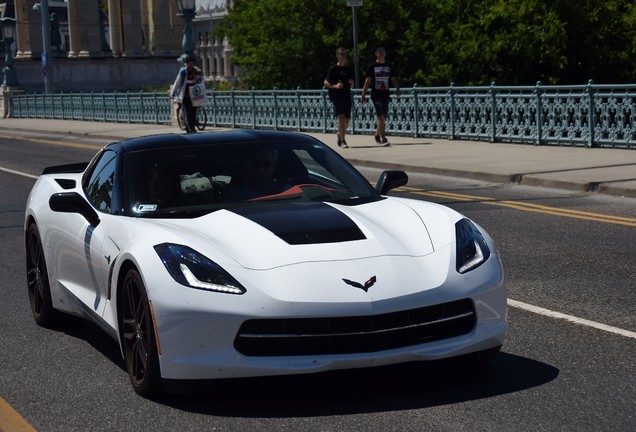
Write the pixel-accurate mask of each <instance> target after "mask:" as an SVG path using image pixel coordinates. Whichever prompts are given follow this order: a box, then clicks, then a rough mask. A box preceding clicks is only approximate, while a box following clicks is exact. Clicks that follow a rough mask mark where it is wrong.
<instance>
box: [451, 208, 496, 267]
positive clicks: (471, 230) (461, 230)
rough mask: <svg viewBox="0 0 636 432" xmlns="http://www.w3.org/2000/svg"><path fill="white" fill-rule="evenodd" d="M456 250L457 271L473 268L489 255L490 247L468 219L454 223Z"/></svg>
mask: <svg viewBox="0 0 636 432" xmlns="http://www.w3.org/2000/svg"><path fill="white" fill-rule="evenodd" d="M455 237H456V239H457V252H456V260H455V265H456V268H457V271H458V272H459V273H466V272H468V271H470V270H473V269H475V268H477V267H479V266H480V265H482V264H483V263H485V262H486V261H487V260H488V258H489V257H490V249H489V248H488V244H487V243H486V239H484V236H483V235H482V233H481V232H480V231H479V229H478V228H477V227H476V226H475V224H473V223H472V222H471V221H469V220H468V219H462V220H460V221H459V222H457V223H456V224H455Z"/></svg>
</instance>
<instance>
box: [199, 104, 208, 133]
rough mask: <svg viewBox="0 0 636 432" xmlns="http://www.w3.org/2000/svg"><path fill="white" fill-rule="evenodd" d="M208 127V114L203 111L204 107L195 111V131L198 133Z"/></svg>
mask: <svg viewBox="0 0 636 432" xmlns="http://www.w3.org/2000/svg"><path fill="white" fill-rule="evenodd" d="M207 125H208V112H207V111H206V110H205V107H200V108H199V109H198V110H197V129H199V130H200V131H202V130H205V127H206V126H207Z"/></svg>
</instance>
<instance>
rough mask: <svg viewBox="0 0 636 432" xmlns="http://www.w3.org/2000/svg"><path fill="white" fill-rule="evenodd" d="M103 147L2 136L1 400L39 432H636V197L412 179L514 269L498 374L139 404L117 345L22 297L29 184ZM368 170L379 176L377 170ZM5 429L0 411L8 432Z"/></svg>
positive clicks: (332, 381) (283, 381)
mask: <svg viewBox="0 0 636 432" xmlns="http://www.w3.org/2000/svg"><path fill="white" fill-rule="evenodd" d="M99 145H100V143H99V142H82V141H76V140H73V139H72V138H68V139H66V140H65V141H64V142H62V143H60V142H55V140H50V139H47V138H45V137H41V136H40V137H37V136H35V135H31V136H28V137H26V138H24V139H16V140H12V141H8V140H6V139H0V185H1V187H0V240H1V243H0V244H2V248H0V262H1V263H2V265H1V266H0V293H2V300H1V301H0V326H1V327H0V328H2V332H0V335H1V336H0V337H1V346H2V349H0V398H2V399H3V400H4V401H6V403H7V404H9V405H10V406H11V407H12V409H13V410H15V412H17V413H19V415H20V416H21V417H22V418H23V420H24V421H25V422H28V423H29V424H30V425H31V426H32V427H33V428H35V429H37V430H39V431H42V432H44V431H86V430H92V431H111V430H112V431H115V430H117V431H132V430H156V431H173V430H180V431H201V430H210V431H211V430H219V431H252V430H259V431H280V430H294V431H297V430H302V431H376V430H383V431H398V430H399V431H422V430H429V431H450V430H453V431H462V430H466V431H486V430H488V431H493V430H494V431H510V430H515V431H543V430H545V431H548V430H549V431H555V430H559V431H561V430H563V431H565V430H568V431H569V430H576V431H606V430H613V431H629V430H634V427H635V425H636V414H635V412H636V374H635V371H636V298H635V297H634V292H636V277H635V276H636V268H635V266H634V264H633V262H634V259H633V257H634V256H635V255H636V254H635V252H636V200H634V199H621V198H614V197H606V196H599V195H594V194H577V193H572V192H564V191H558V190H547V189H533V188H528V187H519V186H505V185H500V184H489V183H480V182H476V181H470V180H461V179H449V178H442V177H434V176H426V175H417V176H412V177H411V181H410V183H409V185H408V189H407V190H404V191H401V192H398V193H399V194H404V195H408V196H411V197H414V198H418V199H426V200H432V201H436V202H441V203H444V204H446V205H449V206H451V207H453V208H455V209H457V210H459V211H461V212H463V213H464V214H466V215H467V216H469V217H471V218H473V219H474V220H476V221H477V222H478V223H479V224H480V225H482V226H483V227H484V228H486V229H487V230H488V232H489V233H490V234H491V235H492V237H493V238H494V239H495V242H496V243H497V245H498V247H499V251H500V253H501V255H502V257H503V263H504V268H505V270H506V277H507V282H508V288H509V297H510V299H511V303H510V307H509V315H508V321H509V326H510V327H509V333H508V336H507V340H506V343H505V344H504V347H503V352H502V353H501V355H500V356H499V358H498V359H497V360H496V361H495V362H494V363H493V364H491V365H489V366H487V367H483V368H476V367H471V366H470V365H468V364H466V363H464V362H461V361H447V362H434V363H429V364H419V365H415V364H412V365H402V366H397V367H383V368H377V369H369V370H357V371H340V372H334V373H327V374H319V375H309V376H294V377H282V378H262V379H242V380H228V381H223V382H220V383H219V384H218V385H217V386H216V388H215V389H214V391H213V392H211V393H208V394H201V395H181V396H178V395H177V396H167V397H164V398H161V399H158V400H154V401H151V400H146V399H143V398H140V397H138V396H136V395H135V393H134V392H133V390H132V388H131V387H130V385H129V382H128V377H127V375H126V372H125V370H124V368H123V362H122V360H121V359H120V356H119V351H118V347H117V345H116V344H115V342H113V341H112V340H111V339H110V338H109V337H107V336H105V335H104V334H102V333H101V332H100V331H99V330H98V329H97V328H96V327H95V326H93V325H92V324H90V323H88V322H85V321H81V320H70V321H69V322H68V323H67V324H66V325H65V326H63V327H61V328H58V329H55V330H48V329H43V328H40V327H38V326H37V325H35V323H34V322H33V320H32V318H31V315H30V310H29V305H28V301H27V295H26V282H25V275H24V254H25V252H24V239H23V237H24V236H23V226H22V224H23V210H24V206H25V203H26V199H27V195H28V192H29V190H30V188H31V186H32V184H33V182H34V179H33V178H32V177H30V176H37V175H38V174H39V173H40V172H41V170H42V168H44V167H45V166H48V165H54V164H62V163H72V162H79V161H82V160H86V159H87V158H89V157H90V156H91V155H92V154H94V153H95V151H96V148H97V147H98V146H99ZM364 172H365V174H367V175H368V176H369V178H371V179H375V178H377V175H378V173H379V172H378V171H377V170H366V169H365V170H364ZM573 321H576V322H573ZM1 401H2V400H0V402H1ZM5 413H6V411H5ZM2 422H5V424H3V423H2ZM7 424H8V423H6V418H3V417H2V412H1V411H0V430H3V431H4V430H9V429H7V426H6V425H7Z"/></svg>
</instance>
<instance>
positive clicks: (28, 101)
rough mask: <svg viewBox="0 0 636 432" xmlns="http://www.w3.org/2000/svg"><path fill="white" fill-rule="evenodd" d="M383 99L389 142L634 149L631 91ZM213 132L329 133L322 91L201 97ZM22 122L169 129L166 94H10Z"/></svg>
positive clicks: (513, 91)
mask: <svg viewBox="0 0 636 432" xmlns="http://www.w3.org/2000/svg"><path fill="white" fill-rule="evenodd" d="M402 91H403V93H402V96H401V97H400V98H397V97H396V96H395V95H392V99H391V105H390V110H389V113H388V115H387V120H386V129H387V132H388V133H389V134H390V135H403V136H412V137H431V138H445V139H466V140H481V141H491V142H510V143H526V144H536V145H539V144H548V145H559V146H581V147H583V146H586V147H613V148H630V149H636V114H635V113H636V85H634V84H628V85H597V84H594V83H592V82H590V83H588V84H587V85H579V86H544V85H542V84H541V83H537V85H536V86H519V87H502V86H497V85H496V84H495V83H493V84H492V85H491V86H483V87H455V86H453V85H451V86H450V87H417V86H416V87H413V88H412V89H404V88H403V89H402ZM208 96H209V103H208V106H207V108H206V109H207V112H208V123H209V124H210V125H211V126H215V127H226V128H250V129H273V130H292V131H300V132H323V133H335V132H336V128H337V118H336V117H335V115H334V114H333V108H332V104H331V101H330V100H329V97H328V93H327V91H326V90H325V89H321V90H301V89H296V90H276V89H274V90H270V91H256V90H251V91H250V90H240V91H239V90H228V91H212V90H210V91H208ZM359 98H360V90H359V89H358V90H354V91H353V110H352V115H351V122H350V125H349V128H350V130H349V132H350V133H352V134H374V133H375V128H376V115H375V111H374V108H373V103H371V102H370V101H369V102H366V103H364V104H363V103H361V102H360V101H359ZM11 103H12V110H11V112H12V115H13V116H14V117H22V118H49V119H60V120H61V119H66V120H86V121H104V122H120V123H151V124H172V121H173V119H172V107H171V104H172V102H171V100H170V99H169V97H168V95H167V93H156V92H154V93H146V92H139V93H55V94H30V93H26V94H16V95H13V96H12V101H11Z"/></svg>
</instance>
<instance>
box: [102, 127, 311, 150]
mask: <svg viewBox="0 0 636 432" xmlns="http://www.w3.org/2000/svg"><path fill="white" fill-rule="evenodd" d="M311 139H313V138H311V137H309V136H308V135H303V134H298V133H293V132H284V131H271V130H248V129H235V130H230V131H221V132H204V133H195V134H185V133H184V134H162V135H150V136H144V137H139V138H131V139H127V140H124V141H120V142H116V143H112V144H109V145H107V146H106V148H109V149H112V150H115V151H123V152H125V153H128V152H136V151H145V150H153V149H158V148H166V147H173V146H199V145H201V146H209V145H215V144H228V143H246V142H255V143H257V142H264V141H287V142H289V141H298V140H303V141H306V140H311Z"/></svg>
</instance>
